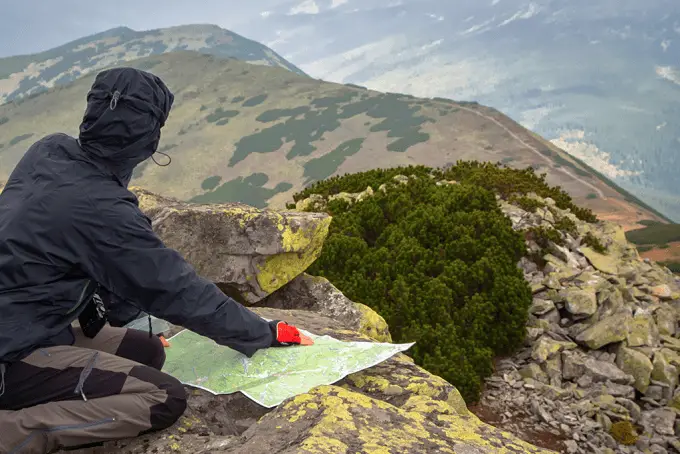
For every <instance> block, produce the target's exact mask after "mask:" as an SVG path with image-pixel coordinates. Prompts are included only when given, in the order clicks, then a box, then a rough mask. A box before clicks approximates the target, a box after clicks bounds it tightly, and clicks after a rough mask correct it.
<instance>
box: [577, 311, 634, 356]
mask: <svg viewBox="0 0 680 454" xmlns="http://www.w3.org/2000/svg"><path fill="white" fill-rule="evenodd" d="M631 319H632V317H631V314H630V312H618V313H616V314H614V315H612V316H611V317H607V318H605V319H602V320H600V321H598V322H597V323H595V324H594V325H592V326H590V327H588V328H586V329H585V330H584V331H582V332H581V333H579V334H578V335H577V336H576V341H577V342H578V343H580V344H582V345H585V346H587V347H588V348H590V349H593V350H597V349H599V348H602V347H604V346H605V345H609V344H613V343H615V342H621V341H622V340H624V339H625V338H626V336H628V327H629V324H630V321H631Z"/></svg>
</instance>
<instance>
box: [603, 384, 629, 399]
mask: <svg viewBox="0 0 680 454" xmlns="http://www.w3.org/2000/svg"><path fill="white" fill-rule="evenodd" d="M605 390H606V392H607V394H611V395H612V396H614V397H621V398H625V399H635V388H633V387H632V386H630V385H619V384H617V383H612V382H610V381H607V382H606V383H605Z"/></svg>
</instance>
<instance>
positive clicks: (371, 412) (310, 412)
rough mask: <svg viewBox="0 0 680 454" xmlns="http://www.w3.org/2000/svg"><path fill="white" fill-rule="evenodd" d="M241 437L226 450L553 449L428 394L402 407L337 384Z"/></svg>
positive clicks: (322, 453) (321, 453)
mask: <svg viewBox="0 0 680 454" xmlns="http://www.w3.org/2000/svg"><path fill="white" fill-rule="evenodd" d="M243 437H244V443H243V444H242V445H241V446H239V447H235V448H231V449H227V450H226V451H225V453H233V454H237V453H238V454H240V453H243V454H245V453H248V454H259V453H262V454H270V453H272V452H277V453H281V454H284V453H285V454H288V453H290V454H292V453H308V454H332V453H342V454H344V453H354V452H366V453H371V452H375V453H379V452H384V453H389V452H395V453H396V452H404V453H406V452H413V453H416V452H423V453H424V452H438V453H451V454H454V453H464V452H469V453H473V452H474V453H480V454H481V453H492V452H493V453H547V452H549V451H546V450H542V449H538V448H536V447H533V446H531V445H529V444H527V443H524V442H522V441H519V440H518V439H516V438H515V437H513V436H512V435H510V434H509V433H507V432H501V431H500V430H496V429H493V428H491V427H490V426H488V425H486V424H484V423H482V422H481V421H480V420H479V419H477V418H476V417H475V416H472V415H468V416H460V415H458V414H457V413H456V412H455V411H454V410H453V409H452V408H451V407H449V406H448V405H444V404H442V403H441V402H438V401H435V400H432V399H431V398H428V397H426V396H412V397H410V398H409V399H408V400H407V401H406V402H405V403H404V404H403V405H402V406H401V408H398V407H396V406H393V405H391V404H388V403H386V402H383V401H380V400H377V399H373V398H370V397H368V396H365V395H362V394H359V393H355V392H352V391H349V390H346V389H343V388H340V387H335V386H321V387H318V388H315V389H314V390H312V391H311V392H310V393H308V394H303V395H300V396H297V397H296V398H294V399H292V400H290V401H288V402H286V403H284V404H282V405H281V406H280V407H279V408H278V409H277V410H275V411H273V412H271V413H270V414H268V415H267V416H265V417H264V418H262V419H261V420H260V422H259V423H258V424H257V425H255V426H252V427H251V428H250V429H249V430H248V431H246V433H245V434H244V436H243ZM274 449H276V451H274Z"/></svg>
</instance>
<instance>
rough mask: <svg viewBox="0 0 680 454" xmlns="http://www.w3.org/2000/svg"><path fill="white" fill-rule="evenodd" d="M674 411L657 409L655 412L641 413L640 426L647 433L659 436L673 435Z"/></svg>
mask: <svg viewBox="0 0 680 454" xmlns="http://www.w3.org/2000/svg"><path fill="white" fill-rule="evenodd" d="M676 417H677V415H676V413H675V411H673V409H671V408H658V409H656V410H650V411H643V412H642V416H641V417H640V424H641V425H642V427H644V428H645V432H647V433H654V432H656V433H658V434H661V435H670V436H672V435H675V418H676Z"/></svg>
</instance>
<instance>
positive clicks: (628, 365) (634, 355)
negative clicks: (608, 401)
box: [616, 346, 653, 394]
mask: <svg viewBox="0 0 680 454" xmlns="http://www.w3.org/2000/svg"><path fill="white" fill-rule="evenodd" d="M616 365H617V366H618V367H619V369H621V370H622V371H624V372H625V373H627V374H629V375H632V376H633V377H634V378H635V384H634V386H635V389H637V390H638V391H640V392H641V393H643V394H644V392H645V391H647V387H649V381H650V379H651V376H652V369H653V366H652V362H651V361H650V360H649V358H648V357H647V356H646V355H645V354H644V353H640V352H639V351H637V350H633V349H632V348H627V347H624V346H620V347H619V349H618V350H617V352H616Z"/></svg>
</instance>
